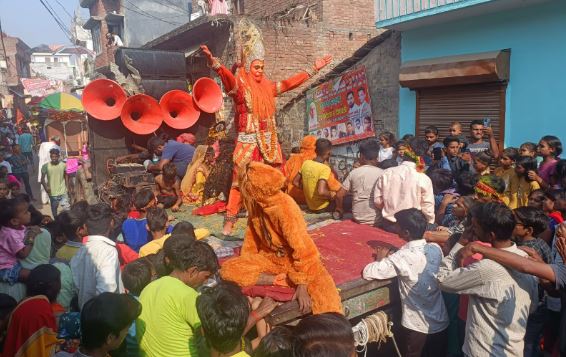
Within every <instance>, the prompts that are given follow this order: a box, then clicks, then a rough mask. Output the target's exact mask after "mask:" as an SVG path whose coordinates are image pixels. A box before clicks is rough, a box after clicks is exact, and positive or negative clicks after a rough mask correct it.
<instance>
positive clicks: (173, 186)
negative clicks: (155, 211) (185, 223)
mask: <svg viewBox="0 0 566 357" xmlns="http://www.w3.org/2000/svg"><path fill="white" fill-rule="evenodd" d="M155 188H156V191H155V196H156V197H157V204H158V205H159V206H160V207H163V208H171V211H173V212H177V211H179V207H180V206H181V204H182V203H183V194H182V192H181V182H180V181H179V178H178V177H177V166H175V164H173V163H172V162H170V163H167V164H165V165H164V166H163V170H162V173H161V175H158V176H157V177H156V178H155Z"/></svg>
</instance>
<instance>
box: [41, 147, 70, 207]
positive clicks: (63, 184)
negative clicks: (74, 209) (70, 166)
mask: <svg viewBox="0 0 566 357" xmlns="http://www.w3.org/2000/svg"><path fill="white" fill-rule="evenodd" d="M49 156H50V158H51V161H50V162H48V163H46V164H44V165H43V166H42V167H41V185H42V186H43V188H44V189H45V192H47V194H48V195H49V202H50V203H51V214H52V215H53V218H55V217H57V209H58V208H59V206H61V209H62V210H68V209H69V208H70V205H69V197H68V196H67V180H68V177H67V172H66V171H67V165H66V164H65V163H64V162H61V161H59V159H60V157H61V154H60V152H59V149H51V150H49ZM46 178H47V181H46V180H45V179H46Z"/></svg>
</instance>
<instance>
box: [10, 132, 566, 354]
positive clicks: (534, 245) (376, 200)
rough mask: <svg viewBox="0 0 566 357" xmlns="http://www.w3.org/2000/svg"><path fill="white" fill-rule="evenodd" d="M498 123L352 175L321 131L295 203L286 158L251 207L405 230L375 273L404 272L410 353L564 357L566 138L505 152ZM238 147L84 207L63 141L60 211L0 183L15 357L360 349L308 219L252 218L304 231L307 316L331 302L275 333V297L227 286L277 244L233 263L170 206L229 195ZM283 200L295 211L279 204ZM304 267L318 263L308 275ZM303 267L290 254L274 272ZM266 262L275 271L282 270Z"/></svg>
mask: <svg viewBox="0 0 566 357" xmlns="http://www.w3.org/2000/svg"><path fill="white" fill-rule="evenodd" d="M487 124H488V123H486V122H484V121H472V122H471V124H470V126H469V137H466V136H465V135H464V133H463V132H462V125H461V124H459V123H453V124H452V125H451V127H450V130H449V132H447V133H442V132H440V131H439V130H438V129H437V128H435V127H433V126H429V127H427V128H425V130H424V132H423V133H422V135H419V136H418V137H415V136H412V135H406V136H405V137H403V138H402V139H401V140H396V138H395V136H394V135H393V134H392V133H390V132H384V133H381V134H380V135H378V137H377V138H376V139H377V140H376V139H371V140H366V141H363V142H361V143H360V144H359V157H358V160H357V162H356V164H355V165H354V167H355V168H354V169H353V170H352V171H351V172H350V173H349V174H348V175H347V177H346V178H345V179H344V180H343V181H342V182H340V181H338V180H337V179H336V175H335V173H334V172H333V169H332V168H331V167H330V166H329V164H328V161H329V158H330V156H331V153H332V145H331V143H330V142H329V141H328V140H327V139H324V138H320V139H316V137H313V136H307V137H305V138H304V140H303V142H302V144H301V148H300V149H299V150H296V151H295V153H294V154H293V155H291V157H290V158H289V160H288V161H287V163H286V165H285V170H284V171H285V175H286V177H285V178H283V177H282V176H281V173H279V172H278V171H277V173H278V175H279V176H281V181H282V185H281V186H282V187H283V191H284V192H286V193H287V194H288V196H287V195H285V194H284V193H282V192H281V190H280V189H279V187H277V188H275V189H274V190H271V187H270V188H269V189H268V188H267V187H264V186H262V185H263V184H264V183H266V180H270V178H269V177H267V176H268V175H267V173H270V172H271V171H269V170H272V171H273V170H275V169H273V168H270V167H268V166H266V165H263V166H262V165H261V164H254V165H248V166H247V167H246V168H245V170H246V173H245V176H246V178H245V179H242V180H244V181H242V182H240V184H241V185H242V187H241V190H242V195H243V198H244V201H245V202H246V207H248V209H250V207H252V208H253V209H252V211H253V212H249V214H250V221H253V220H254V219H257V217H256V216H257V215H258V212H260V211H261V212H263V213H262V214H263V216H262V217H268V221H269V222H272V221H273V220H274V219H275V218H273V217H275V216H277V217H280V215H283V214H287V215H290V214H295V215H297V216H298V217H300V215H298V213H297V212H299V210H298V208H297V207H296V204H295V203H294V202H293V199H294V200H295V201H296V203H298V204H300V205H304V206H305V207H306V209H308V210H309V211H311V212H313V213H321V212H331V213H332V214H333V217H334V218H335V219H341V218H342V217H343V216H344V215H345V214H348V213H350V212H351V215H352V218H353V220H354V221H355V222H357V223H359V224H365V225H371V226H375V227H378V228H380V229H383V230H385V231H388V232H392V233H395V234H397V235H398V236H399V237H400V238H401V239H403V240H405V241H406V244H405V245H403V246H402V247H401V248H400V249H398V250H395V249H392V248H391V247H389V246H388V247H384V246H377V247H375V258H376V261H375V262H373V263H370V264H369V265H367V266H366V267H365V269H364V270H363V272H362V274H361V276H362V277H363V278H365V279H390V278H395V277H396V278H398V287H399V295H400V298H401V307H402V316H401V323H400V326H399V328H398V329H396V338H397V342H398V345H399V349H400V352H401V355H402V356H403V357H406V356H441V357H442V356H451V357H452V356H479V357H482V356H519V355H523V356H525V357H534V356H539V355H541V354H542V353H543V352H544V353H546V354H547V355H558V354H560V353H562V354H566V328H564V326H566V311H561V304H560V303H561V300H560V297H561V295H562V296H563V293H564V291H566V268H564V264H563V262H564V261H565V259H566V225H564V224H563V222H564V218H563V217H564V214H566V193H565V192H566V160H561V159H560V155H561V153H562V144H561V142H560V140H559V139H558V138H557V137H555V136H544V137H543V138H541V139H540V140H539V142H538V144H533V143H529V142H528V143H524V144H522V145H521V146H520V147H519V148H505V149H503V150H501V149H500V148H499V147H498V143H497V141H496V139H495V136H494V134H493V130H492V129H491V128H490V127H489V126H487ZM441 136H443V140H442V141H440V140H439V139H440V137H441ZM484 138H487V140H484ZM232 151H233V145H230V143H228V142H220V146H219V153H218V155H215V152H214V150H213V149H212V147H209V146H199V147H197V149H196V151H195V154H194V156H193V159H192V161H191V162H190V163H188V162H187V163H186V164H187V166H186V174H187V175H186V177H184V178H182V177H181V178H180V177H179V175H178V167H179V165H178V164H179V163H177V166H176V165H175V164H174V163H172V162H167V163H164V164H163V165H162V168H161V171H160V174H159V176H157V177H156V183H157V184H156V189H155V190H151V189H141V190H139V191H138V192H136V193H135V195H133V197H130V196H127V195H124V196H117V197H112V198H111V204H110V205H107V204H105V203H96V204H88V203H87V202H85V201H79V202H76V203H74V204H72V205H71V204H69V202H68V201H66V200H65V197H66V191H65V187H66V184H65V180H66V179H67V176H66V170H65V164H64V163H62V162H61V161H60V153H59V151H58V150H57V149H51V151H50V157H51V161H50V162H48V163H46V164H45V165H44V166H43V168H42V170H41V177H42V180H41V181H42V184H43V187H44V188H45V191H47V193H48V194H49V196H50V200H51V208H52V212H53V219H51V218H50V217H49V216H44V215H42V214H41V213H39V212H38V211H37V210H36V209H35V208H34V207H33V205H32V204H31V200H30V197H29V196H28V195H26V194H23V193H19V192H18V190H15V189H11V190H10V189H9V188H8V185H7V183H5V181H0V284H2V286H3V287H7V288H8V289H4V290H5V291H8V290H9V291H10V295H11V296H10V295H6V294H0V336H1V337H0V346H2V356H9V357H11V356H38V357H43V356H53V355H57V356H59V357H70V356H73V357H85V356H92V357H98V356H107V355H111V356H128V357H129V356H209V355H210V356H215V357H216V356H249V355H251V356H261V357H269V356H301V357H302V356H305V357H306V356H337V357H342V356H344V357H349V356H354V355H355V354H356V351H355V343H354V335H353V333H352V326H351V325H350V322H349V321H348V320H347V319H346V318H345V317H344V316H342V315H341V314H339V313H335V312H325V311H336V310H328V309H326V310H324V309H322V308H321V306H323V307H324V306H325V304H330V302H329V301H330V300H331V297H330V295H331V294H329V293H328V294H326V293H321V292H316V291H314V290H315V289H317V286H315V285H316V284H314V283H312V281H310V280H309V282H307V280H308V279H311V280H313V279H314V280H316V279H315V278H316V277H315V275H316V276H320V277H321V278H320V279H326V280H324V281H325V283H326V282H328V284H325V285H324V286H325V287H326V288H328V286H331V285H333V284H331V283H330V282H331V279H330V276H329V274H328V273H327V272H326V270H325V268H324V266H323V264H322V263H321V261H320V259H319V256H318V253H317V252H316V247H315V246H314V244H313V243H312V242H310V241H309V239H310V236H309V235H308V233H306V228H305V229H304V232H303V231H300V232H301V233H304V234H302V235H301V236H300V237H298V236H297V237H295V236H294V237H288V236H287V235H285V234H284V233H285V232H283V233H281V232H280V231H279V230H277V229H276V228H278V227H272V226H271V225H270V226H269V227H266V226H265V223H261V224H260V223H257V224H256V225H253V222H252V226H250V227H249V228H248V234H247V235H251V234H255V235H256V236H258V237H259V236H262V235H266V237H263V238H262V239H264V240H266V241H267V242H268V243H269V242H270V243H271V244H279V243H281V244H283V243H284V242H285V240H287V241H289V240H290V239H295V240H294V241H293V242H294V243H293V244H291V243H289V242H288V243H289V247H290V248H289V249H294V253H297V252H298V251H299V249H302V250H303V251H304V250H305V249H306V248H308V249H309V256H308V259H305V257H304V256H301V257H295V256H294V255H293V254H289V256H290V257H292V259H293V260H292V265H293V269H294V270H293V271H292V273H295V274H296V275H297V276H294V279H295V280H293V279H291V281H292V282H293V283H296V285H297V289H296V294H295V296H296V299H297V301H298V303H299V307H300V308H301V311H307V310H309V307H311V303H312V310H313V311H314V312H315V313H317V312H324V313H319V314H315V315H311V316H307V317H305V318H303V319H302V320H301V321H300V322H299V324H298V325H297V326H295V327H292V328H291V327H283V326H279V327H276V328H274V329H271V328H270V327H269V326H267V324H266V322H265V320H264V318H265V317H266V316H267V315H268V314H269V313H271V311H272V310H273V309H274V308H275V307H276V306H277V303H276V302H274V301H273V300H272V299H270V298H264V299H252V298H248V297H246V296H245V295H244V294H243V293H242V289H241V288H240V287H239V286H238V285H235V284H234V283H233V282H229V281H225V280H223V279H222V277H224V278H225V279H227V276H230V275H233V276H232V278H231V279H227V280H232V281H236V282H238V281H241V280H246V279H248V280H249V279H251V278H252V273H251V271H252V270H253V269H255V268H254V267H256V265H257V266H260V265H262V264H264V263H265V262H264V261H263V260H265V259H267V258H266V257H267V255H266V254H267V253H265V252H262V251H261V250H262V249H263V248H261V247H259V246H258V247H256V249H255V251H253V252H252V251H251V250H250V245H249V244H250V243H249V242H247V243H246V242H244V245H245V249H243V253H242V254H241V256H240V257H238V258H236V259H233V260H232V261H229V262H227V263H224V265H223V267H224V270H222V269H223V268H222V266H221V264H220V262H219V259H218V257H217V254H216V253H215V251H214V250H213V248H212V247H211V246H210V245H209V244H207V243H206V242H204V241H202V239H203V238H204V237H206V236H208V235H209V232H208V230H206V229H203V228H200V229H195V227H193V225H192V224H191V223H190V222H187V221H181V222H178V223H176V224H173V223H174V217H171V216H169V214H168V211H167V210H166V209H170V210H171V211H172V212H175V211H177V210H179V208H180V206H181V205H182V204H192V203H194V202H200V204H204V205H205V206H210V203H211V202H213V201H222V202H225V201H226V199H227V194H228V191H229V189H230V184H231V180H232V165H233V164H232V162H231V159H230V157H231V154H232ZM14 153H15V155H19V152H18V150H17V148H16V150H14ZM215 156H217V157H216V158H215ZM16 157H17V158H18V157H19V156H16ZM538 158H540V159H541V160H540V162H539V161H538ZM0 166H1V167H2V168H1V170H2V171H3V172H4V173H2V175H3V176H2V177H1V178H2V179H5V180H9V174H8V173H7V172H5V171H7V168H6V165H1V164H0ZM16 166H17V165H16ZM268 171H269V172H268ZM275 171H276V170H275ZM16 173H18V172H16ZM271 173H272V174H273V175H274V176H273V177H276V178H277V179H279V176H277V175H275V174H274V173H273V172H271ZM254 175H256V176H254ZM266 175H267V176H266ZM242 177H243V176H242ZM17 180H19V179H17ZM245 180H248V181H250V182H247V181H245ZM253 180H256V181H253ZM273 180H275V179H273ZM251 181H253V182H251ZM284 181H285V182H284ZM2 185H4V186H2ZM254 185H255V186H254ZM266 185H267V183H266ZM251 190H255V192H250V191H251ZM10 191H11V192H10ZM289 196H290V197H289ZM275 199H277V200H278V202H275V203H274V202H272V201H273V200H275ZM251 201H254V202H251ZM283 201H284V202H285V203H286V204H288V205H292V206H293V208H292V209H290V208H289V209H288V210H286V211H285V212H276V211H275V210H273V209H271V207H281V206H280V205H279V204H280V203H281V202H283ZM268 206H269V207H268ZM286 207H290V206H286ZM295 208H296V209H295ZM264 211H265V212H264ZM296 213H297V214H296ZM278 215H279V216H278ZM278 219H279V218H278ZM279 220H282V218H281V219H279ZM262 222H263V221H262ZM297 226H301V227H303V226H302V223H301V224H298V225H297ZM292 228H293V229H298V228H296V227H292ZM282 229H283V230H285V229H286V228H285V227H283V228H282ZM301 229H302V228H301ZM293 232H299V230H295V231H293ZM280 233H281V234H280ZM299 238H300V239H299ZM259 241H261V239H259V238H258V242H259ZM299 241H300V242H301V244H300V245H301V246H300V247H299V246H298V245H297V244H296V242H299ZM246 244H247V246H246ZM285 247H286V246H285ZM305 247H306V248H305ZM285 249H287V248H285ZM265 250H266V252H268V253H269V254H271V253H272V254H271V255H272V256H273V257H272V258H273V259H279V258H282V257H286V256H287V251H286V250H283V248H280V249H279V250H274V249H272V247H268V248H265ZM264 253H265V254H264ZM262 254H263V255H262ZM299 255H300V254H299ZM270 257H271V256H270ZM260 258H261V259H260ZM262 259H263V260H262ZM289 259H291V258H289ZM309 259H310V260H309ZM289 261H291V260H289ZM265 264H267V263H265ZM285 264H288V263H287V261H285ZM289 264H291V263H289ZM301 264H302V265H301ZM305 264H311V265H312V266H316V268H317V269H318V270H316V271H315V270H312V269H311V270H309V274H310V275H309V276H306V275H305V276H303V275H301V276H300V277H299V276H298V275H299V273H301V269H303V268H301V266H304V265H305ZM242 265H246V266H242ZM263 267H264V266H261V267H259V268H263ZM259 268H258V269H259ZM287 268H288V267H286V266H284V264H282V263H280V265H279V266H278V267H277V269H274V270H273V271H272V272H271V273H274V272H276V273H278V272H279V270H278V269H283V270H284V269H287ZM258 269H256V270H257V271H255V270H254V271H253V274H255V275H258V276H259V278H258V277H256V276H255V275H254V277H255V278H254V281H258V282H259V281H260V280H261V278H262V276H264V275H265V273H269V272H265V271H263V270H262V271H260V270H258ZM242 272H248V273H242ZM238 274H240V275H242V276H236V275H238ZM289 274H291V273H289ZM301 274H302V273H301ZM317 274H318V275H317ZM244 275H245V276H244ZM272 278H273V279H275V280H273V279H272V280H273V281H272V283H273V284H275V281H276V280H277V276H273V277H272ZM299 278H300V279H299ZM307 278H308V279H307ZM537 278H539V279H537ZM318 286H319V287H320V286H322V285H318ZM18 287H19V290H18ZM325 291H328V290H325ZM332 293H333V294H334V293H335V291H332ZM324 294H326V295H324ZM334 295H336V298H337V294H334ZM334 295H333V296H334ZM325 297H326V301H325V300H324V299H325ZM311 298H312V301H311ZM337 299H338V298H337ZM563 301H564V300H563ZM334 305H337V306H338V307H339V300H338V301H337V302H336V304H334ZM334 305H332V306H334ZM323 310H324V311H323ZM252 330H253V331H252Z"/></svg>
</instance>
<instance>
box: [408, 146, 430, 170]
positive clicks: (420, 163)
mask: <svg viewBox="0 0 566 357" xmlns="http://www.w3.org/2000/svg"><path fill="white" fill-rule="evenodd" d="M403 156H404V158H405V159H409V161H411V162H414V163H415V164H416V165H417V171H418V172H424V171H425V169H426V164H425V161H424V159H423V158H422V157H421V156H419V155H417V154H416V153H415V152H414V151H413V149H412V148H411V147H409V146H408V147H407V148H406V149H405V153H404V155H403Z"/></svg>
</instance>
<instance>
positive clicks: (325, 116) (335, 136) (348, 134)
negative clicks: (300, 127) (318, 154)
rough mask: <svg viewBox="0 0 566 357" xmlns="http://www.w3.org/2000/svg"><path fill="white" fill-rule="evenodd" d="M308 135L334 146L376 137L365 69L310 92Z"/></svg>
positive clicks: (307, 97)
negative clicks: (323, 139) (328, 141)
mask: <svg viewBox="0 0 566 357" xmlns="http://www.w3.org/2000/svg"><path fill="white" fill-rule="evenodd" d="M306 108H307V113H306V114H307V115H306V118H307V123H306V126H307V128H308V132H309V133H310V134H311V135H315V136H316V137H317V138H325V139H329V140H330V141H331V142H332V144H333V145H340V144H345V143H348V142H352V141H359V140H362V139H366V138H370V137H374V136H375V131H374V125H373V121H374V120H375V119H376V118H373V116H372V110H371V98H370V95H369V91H368V81H367V77H366V71H365V67H363V66H361V67H358V68H356V69H353V70H351V71H348V72H346V73H343V74H342V75H340V76H339V77H336V78H334V79H332V80H330V81H327V82H325V83H322V84H320V85H318V86H317V87H315V88H313V89H311V90H309V91H307V94H306Z"/></svg>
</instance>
